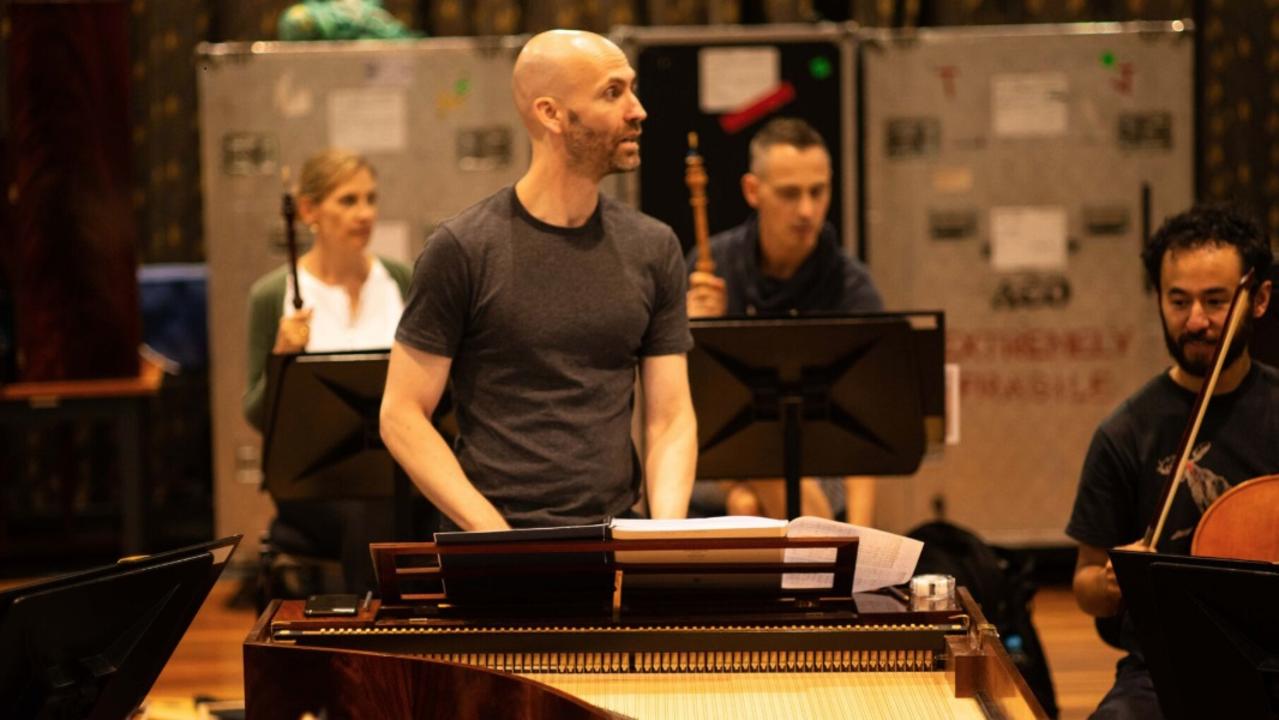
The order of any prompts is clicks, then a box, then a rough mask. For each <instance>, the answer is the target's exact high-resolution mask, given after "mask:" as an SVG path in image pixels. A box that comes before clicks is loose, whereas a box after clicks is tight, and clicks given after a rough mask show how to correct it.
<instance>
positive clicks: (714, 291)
mask: <svg viewBox="0 0 1279 720" xmlns="http://www.w3.org/2000/svg"><path fill="white" fill-rule="evenodd" d="M727 309H728V293H727V292H726V291H725V289H724V278H722V277H719V276H717V275H715V274H713V273H708V272H702V271H700V270H699V271H696V272H694V273H693V274H692V275H689V276H688V316H689V317H691V318H701V317H720V316H722V315H723V314H724V312H725V311H726V310H727Z"/></svg>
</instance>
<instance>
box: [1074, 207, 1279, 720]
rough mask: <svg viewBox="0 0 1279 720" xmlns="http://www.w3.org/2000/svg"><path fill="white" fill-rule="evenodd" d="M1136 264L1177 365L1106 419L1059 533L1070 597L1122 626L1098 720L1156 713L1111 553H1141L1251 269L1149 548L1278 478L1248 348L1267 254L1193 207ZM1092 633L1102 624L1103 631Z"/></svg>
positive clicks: (1278, 449) (1244, 224) (1278, 456)
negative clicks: (1255, 485) (1072, 559)
mask: <svg viewBox="0 0 1279 720" xmlns="http://www.w3.org/2000/svg"><path fill="white" fill-rule="evenodd" d="M1142 260H1143V261H1144V263H1145V266H1146V271H1147V273H1148V275H1149V279H1150V282H1151V284H1152V285H1153V286H1154V288H1155V289H1156V291H1157V293H1158V300H1159V315H1160V318H1161V319H1162V320H1163V328H1164V339H1165V341H1166V343H1167V345H1168V352H1169V354H1170V355H1171V356H1172V359H1173V365H1172V367H1171V368H1169V369H1168V370H1167V371H1165V372H1162V373H1160V374H1159V375H1157V376H1156V377H1155V378H1153V379H1152V380H1151V381H1150V382H1148V383H1146V385H1145V386H1144V387H1142V388H1141V389H1140V390H1138V391H1137V392H1136V393H1135V394H1134V395H1132V396H1131V397H1129V398H1128V399H1127V400H1125V401H1124V402H1123V403H1122V404H1121V405H1120V406H1119V407H1118V408H1117V409H1116V410H1115V411H1114V413H1113V414H1111V415H1110V417H1108V418H1106V420H1105V421H1103V422H1102V424H1101V426H1100V427H1099V428H1098V429H1097V432H1096V433H1095V434H1094V436H1093V439H1092V444H1091V445H1090V447H1089V448H1088V454H1087V456H1086V457H1085V459H1084V466H1083V472H1082V474H1081V477H1080V481H1079V491H1078V494H1077V495H1076V497H1075V506H1074V510H1073V512H1072V513H1071V517H1070V522H1069V524H1068V525H1067V526H1066V533H1067V534H1068V535H1070V536H1071V537H1072V538H1074V539H1075V540H1077V541H1078V542H1079V555H1078V560H1077V562H1076V565H1075V576H1074V593H1075V599H1076V601H1077V602H1078V603H1079V607H1080V608H1082V609H1083V610H1084V612H1087V613H1088V614H1090V615H1093V616H1094V617H1097V618H1110V619H1111V620H1110V622H1111V623H1113V624H1114V625H1115V626H1117V627H1118V628H1119V630H1118V638H1117V643H1118V644H1119V645H1120V646H1121V647H1122V648H1123V649H1125V650H1127V651H1128V653H1129V654H1128V655H1127V656H1125V657H1124V658H1122V659H1121V660H1120V661H1119V664H1118V666H1117V668H1116V673H1115V684H1114V687H1112V688H1111V690H1110V692H1109V693H1108V694H1107V695H1106V697H1105V698H1103V699H1102V702H1101V704H1100V706H1099V707H1098V708H1097V710H1096V712H1095V713H1094V715H1093V717H1094V718H1159V717H1161V716H1162V715H1161V713H1160V708H1159V701H1158V699H1157V698H1156V696H1155V692H1154V686H1153V684H1152V683H1151V680H1150V673H1149V671H1148V670H1147V668H1146V662H1145V657H1144V655H1143V654H1142V650H1141V646H1140V643H1139V642H1138V640H1137V635H1136V632H1135V630H1134V628H1133V626H1132V622H1131V620H1130V619H1129V618H1128V616H1127V613H1126V612H1124V610H1123V603H1122V600H1123V598H1122V596H1121V593H1120V589H1119V585H1118V583H1117V582H1116V581H1115V572H1114V569H1113V568H1112V567H1111V564H1110V561H1109V559H1108V556H1107V550H1108V549H1109V548H1116V547H1118V548H1121V549H1147V548H1145V546H1144V545H1143V544H1142V536H1143V535H1144V533H1145V529H1146V527H1147V526H1148V525H1149V524H1150V521H1151V520H1152V519H1153V518H1154V517H1155V515H1156V513H1158V512H1159V510H1160V508H1158V507H1157V505H1158V504H1159V500H1160V495H1161V494H1162V489H1163V487H1164V485H1165V484H1166V483H1167V480H1168V476H1169V474H1170V473H1172V472H1173V471H1174V469H1175V468H1174V465H1175V464H1176V461H1177V458H1176V457H1175V455H1176V451H1177V448H1178V445H1179V444H1180V440H1181V436H1182V433H1183V430H1184V428H1185V425H1186V423H1187V422H1188V421H1189V418H1190V415H1191V412H1192V409H1193V406H1194V403H1195V398H1196V396H1197V394H1198V392H1199V389H1200V387H1201V386H1202V385H1203V383H1204V382H1205V379H1206V377H1207V375H1208V374H1209V373H1210V371H1211V367H1210V363H1211V361H1212V355H1213V350H1214V348H1215V347H1216V345H1217V344H1218V342H1219V340H1220V338H1221V337H1222V335H1223V334H1224V332H1225V324H1226V316H1227V314H1228V311H1229V307H1230V302H1231V299H1232V298H1233V296H1234V293H1235V288H1236V287H1237V286H1238V284H1239V282H1240V280H1241V279H1242V278H1243V277H1244V275H1245V274H1246V273H1247V272H1248V271H1249V270H1253V271H1255V278H1256V281H1255V283H1254V285H1253V291H1252V293H1251V299H1250V307H1249V308H1248V311H1247V313H1246V316H1245V320H1244V321H1243V323H1242V324H1241V326H1240V328H1239V330H1238V332H1237V334H1236V336H1235V339H1234V341H1233V342H1232V344H1231V346H1230V347H1229V348H1228V350H1227V355H1226V360H1225V364H1224V365H1223V369H1222V372H1221V375H1220V377H1219V379H1218V381H1217V385H1216V387H1215V388H1214V394H1213V398H1212V401H1211V402H1210V403H1209V405H1208V412H1207V415H1206V416H1205V418H1204V420H1203V423H1202V425H1201V428H1200V432H1199V435H1198V437H1197V439H1196V442H1195V446H1194V448H1193V449H1192V450H1191V455H1190V458H1191V461H1192V465H1191V466H1189V467H1188V469H1187V472H1186V474H1185V483H1184V485H1183V486H1182V487H1180V488H1179V490H1178V493H1177V495H1176V497H1175V498H1174V499H1173V504H1172V507H1171V509H1170V512H1169V515H1168V519H1167V520H1166V521H1165V525H1164V532H1163V535H1162V536H1161V539H1160V541H1159V543H1158V546H1157V547H1156V548H1153V549H1154V550H1158V551H1159V552H1171V553H1181V554H1187V553H1189V549H1190V541H1191V538H1192V536H1193V535H1194V531H1195V526H1196V525H1197V524H1198V521H1199V518H1200V516H1201V515H1202V514H1203V511H1204V510H1205V509H1207V507H1208V506H1209V505H1210V504H1212V502H1213V501H1214V500H1216V499H1217V497H1219V496H1220V495H1221V494H1222V493H1223V492H1225V491H1226V490H1227V489H1229V488H1230V487H1231V486H1233V485H1236V484H1238V483H1241V482H1243V481H1245V480H1248V479H1250V478H1253V477H1258V476H1261V475H1267V474H1271V473H1274V472H1279V371H1276V370H1275V369H1274V368H1272V367H1269V366H1267V365H1264V364H1262V363H1259V362H1255V361H1254V360H1253V359H1252V358H1251V356H1250V355H1249V352H1248V343H1249V340H1250V338H1251V330H1252V324H1253V322H1254V321H1255V320H1256V319H1257V318H1259V317H1261V316H1262V315H1263V314H1264V313H1265V312H1266V307H1267V305H1268V304H1269V301H1270V292H1271V281H1270V280H1269V279H1268V277H1269V272H1270V266H1271V264H1272V262H1273V252H1272V251H1271V249H1270V245H1269V242H1268V241H1267V239H1266V237H1265V236H1264V235H1263V234H1262V233H1261V230H1260V229H1259V228H1258V227H1257V225H1256V224H1255V223H1254V222H1253V221H1252V220H1250V219H1249V218H1247V217H1246V216H1244V215H1242V214H1240V213H1238V212H1237V211H1235V210H1232V209H1230V208H1226V207H1220V206H1196V207H1194V208H1191V209H1190V210H1188V211H1186V212H1184V213H1181V214H1179V215H1176V216H1174V217H1172V218H1169V219H1168V220H1167V221H1166V222H1165V223H1164V225H1163V227H1161V228H1160V229H1159V230H1158V231H1157V232H1156V233H1155V234H1154V235H1153V236H1152V237H1151V238H1150V240H1149V241H1148V242H1147V243H1146V246H1145V247H1144V248H1143V250H1142ZM1099 627H1100V625H1099Z"/></svg>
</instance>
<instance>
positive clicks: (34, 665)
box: [0, 535, 240, 718]
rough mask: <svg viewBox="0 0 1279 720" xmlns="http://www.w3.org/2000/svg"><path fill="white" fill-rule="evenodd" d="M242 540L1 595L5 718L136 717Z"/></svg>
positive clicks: (0, 688)
mask: <svg viewBox="0 0 1279 720" xmlns="http://www.w3.org/2000/svg"><path fill="white" fill-rule="evenodd" d="M239 542H240V536H239V535H234V536H232V537H228V538H223V539H221V540H216V541H213V542H207V543H202V544H199V545H192V546H190V547H185V548H181V549H179V550H173V551H170V552H165V553H160V554H157V555H151V556H144V557H141V558H138V559H126V560H121V561H120V562H118V563H116V564H115V565H108V566H105V567H99V568H95V569H92V570H86V571H83V572H78V573H72V574H70V575H63V576H60V577H56V578H51V579H49V580H44V581H39V582H36V583H33V584H30V585H25V586H22V587H17V588H13V589H10V590H7V591H5V592H2V593H0V698H4V706H5V710H4V713H5V717H17V718H37V717H39V718H63V717H68V718H69V717H76V718H79V717H86V718H88V717H91V718H122V717H129V716H130V715H131V713H132V712H133V711H134V710H135V709H137V707H138V705H139V704H141V703H142V700H143V699H144V698H145V697H146V694H147V693H148V692H149V691H150V690H151V685H152V684H153V683H154V682H155V679H156V677H158V676H159V674H160V671H161V670H162V669H164V665H165V663H167V662H168V661H169V656H170V655H172V654H173V650H174V649H175V648H176V647H177V645H178V642H179V641H180V640H181V639H182V635H183V634H184V633H185V632H186V630H187V627H188V626H189V625H190V624H191V620H192V619H194V618H195V615H196V613H197V612H198V611H199V610H200V606H201V605H202V604H203V603H204V599H205V597H206V596H207V595H208V594H209V590H210V589H212V587H213V583H214V582H215V581H216V580H217V579H218V576H219V575H220V574H221V573H222V569H223V568H224V567H225V566H226V562H227V559H228V558H230V556H231V553H232V552H234V551H235V548H236V545H237V544H238V543H239Z"/></svg>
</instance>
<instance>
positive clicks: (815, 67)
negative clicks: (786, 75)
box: [808, 57, 832, 80]
mask: <svg viewBox="0 0 1279 720" xmlns="http://www.w3.org/2000/svg"><path fill="white" fill-rule="evenodd" d="M831 71H832V68H831V64H830V60H827V59H826V58H824V57H815V58H813V59H812V60H809V61H808V72H809V74H810V75H812V76H813V77H814V78H817V79H818V80H825V79H826V78H828V77H830V74H831Z"/></svg>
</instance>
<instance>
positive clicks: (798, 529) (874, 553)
mask: <svg viewBox="0 0 1279 720" xmlns="http://www.w3.org/2000/svg"><path fill="white" fill-rule="evenodd" d="M786 537H788V538H805V537H856V538H857V567H856V570H855V571H854V575H853V592H867V591H870V590H878V589H879V588H882V587H888V586H889V585H900V584H902V583H904V582H906V581H907V580H910V578H911V576H912V575H914V574H915V564H916V563H917V562H919V553H920V551H922V550H923V549H924V544H923V543H922V542H920V541H918V540H912V539H911V538H908V537H902V536H901V535H894V534H892V533H890V532H884V531H883V530H875V529H873V528H868V527H862V526H860V525H850V524H848V523H842V522H839V521H836V520H827V519H825V518H816V517H807V516H805V517H800V518H795V519H794V520H791V522H790V526H789V528H788V529H787V531H786ZM835 553H836V550H835V549H834V548H799V549H790V550H787V551H786V562H787V563H794V562H834V561H835ZM834 583H835V576H834V575H833V574H831V573H786V575H784V576H783V577H782V587H783V588H785V589H788V590H801V589H811V588H829V587H831V586H832V585H833V584H834Z"/></svg>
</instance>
